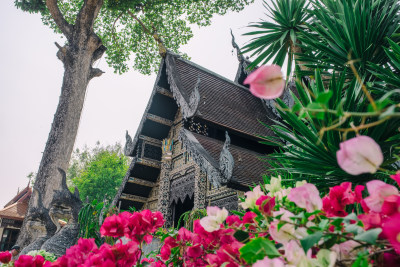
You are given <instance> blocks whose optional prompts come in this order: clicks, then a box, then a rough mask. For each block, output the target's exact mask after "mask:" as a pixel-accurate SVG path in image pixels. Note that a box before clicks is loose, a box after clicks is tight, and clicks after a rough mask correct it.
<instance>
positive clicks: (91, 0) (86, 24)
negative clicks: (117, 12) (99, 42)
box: [75, 0, 104, 36]
mask: <svg viewBox="0 0 400 267" xmlns="http://www.w3.org/2000/svg"><path fill="white" fill-rule="evenodd" d="M103 3H104V0H85V1H84V3H83V6H82V8H81V10H80V11H79V13H78V16H77V17H76V21H75V27H76V28H77V30H78V32H79V31H89V32H87V33H86V36H90V33H91V32H93V25H94V21H95V20H96V18H97V16H98V15H99V12H100V10H101V7H102V6H103Z"/></svg>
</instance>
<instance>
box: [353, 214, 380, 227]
mask: <svg viewBox="0 0 400 267" xmlns="http://www.w3.org/2000/svg"><path fill="white" fill-rule="evenodd" d="M357 217H358V219H360V221H362V222H363V224H364V229H365V230H369V229H372V228H379V227H381V225H382V216H381V215H380V214H379V213H376V212H373V211H371V212H369V213H364V214H360V215H358V216H357Z"/></svg>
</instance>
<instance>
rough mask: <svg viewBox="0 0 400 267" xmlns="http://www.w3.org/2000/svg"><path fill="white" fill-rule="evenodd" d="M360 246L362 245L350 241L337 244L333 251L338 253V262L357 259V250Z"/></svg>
mask: <svg viewBox="0 0 400 267" xmlns="http://www.w3.org/2000/svg"><path fill="white" fill-rule="evenodd" d="M359 246H360V243H358V242H356V241H354V240H348V241H346V242H343V243H340V244H335V245H334V246H333V247H332V248H331V250H332V251H334V252H336V255H337V258H338V260H346V259H350V258H355V257H357V254H358V252H359V250H356V248H357V247H359Z"/></svg>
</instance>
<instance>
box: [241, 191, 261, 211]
mask: <svg viewBox="0 0 400 267" xmlns="http://www.w3.org/2000/svg"><path fill="white" fill-rule="evenodd" d="M244 195H245V196H246V199H245V201H244V202H242V203H240V205H241V206H242V208H243V209H253V208H255V207H256V201H257V199H259V198H260V197H261V196H264V195H265V194H264V192H263V191H262V190H261V187H260V186H259V185H257V186H256V187H254V188H253V190H252V191H248V192H246V193H244Z"/></svg>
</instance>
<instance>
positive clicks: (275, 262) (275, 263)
mask: <svg viewBox="0 0 400 267" xmlns="http://www.w3.org/2000/svg"><path fill="white" fill-rule="evenodd" d="M284 266H285V262H284V261H283V260H282V259H281V258H274V259H270V258H268V256H266V257H265V258H264V259H262V260H258V261H256V263H254V264H253V267H284Z"/></svg>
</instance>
